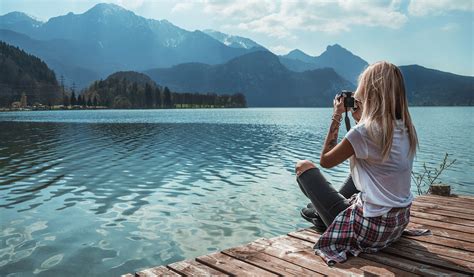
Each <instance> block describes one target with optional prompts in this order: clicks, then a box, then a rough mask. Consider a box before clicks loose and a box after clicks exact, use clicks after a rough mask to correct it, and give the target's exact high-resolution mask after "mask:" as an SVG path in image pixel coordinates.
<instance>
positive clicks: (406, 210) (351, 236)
mask: <svg viewBox="0 0 474 277" xmlns="http://www.w3.org/2000/svg"><path fill="white" fill-rule="evenodd" d="M357 196H358V194H355V195H353V196H352V197H351V198H350V203H351V206H349V207H348V208H347V209H345V210H344V211H342V212H340V213H339V214H338V215H337V217H336V218H335V219H334V221H333V222H332V224H331V225H329V226H328V228H327V230H326V232H324V233H323V234H322V235H321V237H320V238H319V240H318V241H317V242H316V244H315V245H314V247H313V248H314V250H315V253H316V254H318V255H319V256H321V257H322V258H323V259H324V261H325V262H326V263H327V264H328V265H334V264H335V263H336V262H337V263H341V262H344V261H345V260H347V253H350V254H352V255H354V256H357V255H359V253H361V252H366V253H373V252H376V251H378V250H381V249H383V248H385V247H387V246H389V245H390V244H391V243H392V242H394V241H396V240H397V239H398V238H399V237H400V236H401V235H402V233H403V230H404V229H405V227H406V226H407V225H408V222H409V220H410V206H411V204H410V205H408V206H407V207H403V208H392V209H391V210H390V211H389V212H387V213H386V214H384V215H381V216H377V217H364V216H363V213H362V205H361V204H360V202H358V201H357Z"/></svg>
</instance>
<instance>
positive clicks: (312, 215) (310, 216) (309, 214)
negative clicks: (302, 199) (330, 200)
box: [301, 203, 327, 233]
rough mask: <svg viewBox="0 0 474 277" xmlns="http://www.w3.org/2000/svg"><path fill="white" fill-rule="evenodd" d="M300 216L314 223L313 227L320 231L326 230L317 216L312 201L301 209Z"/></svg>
mask: <svg viewBox="0 0 474 277" xmlns="http://www.w3.org/2000/svg"><path fill="white" fill-rule="evenodd" d="M301 217H303V218H304V219H305V220H307V221H308V222H311V223H312V224H313V225H314V229H316V231H318V232H320V233H324V231H326V229H327V226H326V224H324V222H323V220H322V219H321V217H320V216H319V214H318V212H317V211H316V209H315V208H314V206H313V204H312V203H309V204H308V205H307V206H306V208H303V209H301Z"/></svg>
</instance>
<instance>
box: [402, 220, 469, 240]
mask: <svg viewBox="0 0 474 277" xmlns="http://www.w3.org/2000/svg"><path fill="white" fill-rule="evenodd" d="M408 228H419V229H430V231H431V233H432V234H433V235H434V236H439V237H445V238H451V239H456V240H459V241H466V242H474V235H472V234H466V233H463V232H458V231H455V230H448V229H444V228H440V227H436V226H429V225H425V224H419V223H414V222H410V223H408Z"/></svg>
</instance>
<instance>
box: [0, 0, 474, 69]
mask: <svg viewBox="0 0 474 277" xmlns="http://www.w3.org/2000/svg"><path fill="white" fill-rule="evenodd" d="M103 2H107V3H115V4H118V5H120V6H122V7H124V8H126V9H129V10H131V11H133V12H135V13H136V14H137V15H140V16H143V17H146V18H153V19H160V20H161V19H167V20H168V21H170V22H172V23H173V24H175V25H177V26H179V27H181V28H184V29H187V30H190V31H193V30H203V29H214V30H217V31H221V32H224V33H228V34H232V35H239V36H243V37H248V38H250V39H252V40H254V41H256V42H257V43H259V44H261V45H263V46H265V47H267V48H268V49H270V50H271V51H273V52H274V53H276V54H286V53H288V52H289V51H291V50H293V49H300V50H302V51H304V52H305V53H307V54H309V55H312V56H318V55H320V54H321V53H322V52H324V50H325V49H326V47H327V46H328V45H332V44H335V43H337V44H340V45H341V46H343V47H344V48H346V49H348V50H349V51H351V52H352V53H354V54H356V55H358V56H360V57H361V58H363V59H365V60H366V61H367V62H369V63H374V62H376V61H380V60H386V61H389V62H392V63H394V64H397V65H408V64H419V65H422V66H425V67H429V68H434V69H438V70H442V71H448V72H452V73H456V74H461V75H469V76H474V57H473V49H474V45H473V41H474V0H373V1H367V0H306V1H298V0H291V1H285V0H234V1H230V0H191V1H187V0H109V1H107V0H103V1H96V0H0V14H1V15H3V14H6V13H8V12H11V11H21V12H25V13H27V14H28V15H31V16H34V17H36V18H37V19H40V20H42V21H47V20H48V19H49V18H51V17H55V16H59V15H64V14H67V13H68V12H73V13H76V14H78V13H83V12H85V11H87V10H88V9H90V8H91V7H93V6H94V5H95V4H97V3H103Z"/></svg>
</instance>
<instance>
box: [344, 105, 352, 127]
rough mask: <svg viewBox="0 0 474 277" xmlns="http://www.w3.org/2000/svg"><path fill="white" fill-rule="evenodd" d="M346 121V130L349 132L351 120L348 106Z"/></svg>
mask: <svg viewBox="0 0 474 277" xmlns="http://www.w3.org/2000/svg"><path fill="white" fill-rule="evenodd" d="M344 123H346V130H347V131H348V132H349V130H350V129H351V120H350V119H349V114H348V112H347V107H346V117H345V118H344Z"/></svg>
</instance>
